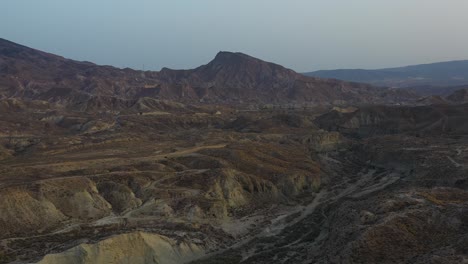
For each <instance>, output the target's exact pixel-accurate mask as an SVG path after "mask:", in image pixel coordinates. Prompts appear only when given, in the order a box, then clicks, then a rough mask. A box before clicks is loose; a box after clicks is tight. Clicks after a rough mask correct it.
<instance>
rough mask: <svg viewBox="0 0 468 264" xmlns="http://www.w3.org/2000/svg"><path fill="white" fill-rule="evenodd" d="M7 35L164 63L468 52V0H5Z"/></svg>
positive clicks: (404, 59) (49, 46) (336, 64)
mask: <svg viewBox="0 0 468 264" xmlns="http://www.w3.org/2000/svg"><path fill="white" fill-rule="evenodd" d="M0 38H5V39H8V40H11V41H14V42H18V43H21V44H24V45H27V46H30V47H33V48H36V49H40V50H44V51H48V52H51V53H56V54H59V55H62V56H64V57H67V58H72V59H76V60H88V61H92V62H95V63H98V64H109V65H114V66H117V67H131V68H137V69H141V68H142V67H143V65H145V68H146V69H153V70H159V69H160V68H161V67H164V66H166V67H169V68H193V67H195V66H199V65H201V64H206V63H207V62H208V61H210V60H211V59H212V58H213V57H214V56H215V55H216V53H217V52H218V51H220V50H227V51H241V52H244V53H247V54H250V55H252V56H254V57H258V58H261V59H264V60H267V61H272V62H275V63H278V64H282V65H284V66H286V67H289V68H292V69H294V70H297V71H309V70H316V69H332V68H379V67H387V66H400V65H408V64H418V63H427V62H435V61H445V60H457V59H468V1H466V0H303V1H300V0H282V1H279V0H230V1H227V0H211V1H210V0H167V1H158V0H79V1H78V0H77V1H72V0H29V1H28V0H1V1H0Z"/></svg>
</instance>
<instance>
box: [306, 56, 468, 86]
mask: <svg viewBox="0 0 468 264" xmlns="http://www.w3.org/2000/svg"><path fill="white" fill-rule="evenodd" d="M305 75H307V76H313V77H320V78H333V79H339V80H345V81H352V82H361V83H369V84H372V85H376V86H383V87H398V88H402V87H412V86H423V87H426V86H439V87H440V86H459V85H466V84H468V60H460V61H449V62H438V63H431V64H421V65H412V66H406V67H397V68H386V69H378V70H363V69H339V70H321V71H314V72H308V73H305Z"/></svg>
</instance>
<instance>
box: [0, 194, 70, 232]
mask: <svg viewBox="0 0 468 264" xmlns="http://www.w3.org/2000/svg"><path fill="white" fill-rule="evenodd" d="M0 212H2V213H1V214H0V232H1V233H2V236H9V235H11V234H16V235H18V234H25V233H26V234H27V233H34V232H37V231H39V232H41V231H47V230H49V229H51V228H55V227H57V226H59V224H60V222H62V221H64V220H65V219H67V216H66V215H64V214H63V213H62V212H61V211H60V210H59V209H58V208H57V207H56V206H55V205H54V204H53V203H52V202H51V201H49V200H47V199H46V198H45V197H43V196H41V195H38V194H37V193H34V192H31V191H28V190H26V189H23V188H14V189H9V190H3V191H1V192H0Z"/></svg>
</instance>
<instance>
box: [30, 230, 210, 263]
mask: <svg viewBox="0 0 468 264" xmlns="http://www.w3.org/2000/svg"><path fill="white" fill-rule="evenodd" d="M203 253H204V249H203V248H202V247H200V246H198V245H196V244H193V243H190V242H185V241H174V240H172V239H170V238H168V237H165V236H160V235H155V234H148V233H144V232H135V233H128V234H123V235H117V236H113V237H110V238H107V239H105V240H102V241H100V242H98V243H95V244H80V245H79V246H76V247H73V248H71V249H69V250H67V251H65V252H62V253H58V254H50V255H46V256H45V257H44V258H43V259H42V260H41V261H39V262H38V264H74V263H89V264H92V263H109V264H110V263H112V264H146V263H167V264H179V263H187V262H189V261H190V260H193V259H195V258H197V257H199V256H201V255H202V254H203Z"/></svg>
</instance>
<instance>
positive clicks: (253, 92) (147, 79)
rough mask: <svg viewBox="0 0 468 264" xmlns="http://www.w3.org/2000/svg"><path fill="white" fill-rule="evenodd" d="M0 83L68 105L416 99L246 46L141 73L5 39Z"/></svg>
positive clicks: (5, 89) (10, 92)
mask: <svg viewBox="0 0 468 264" xmlns="http://www.w3.org/2000/svg"><path fill="white" fill-rule="evenodd" d="M0 85H1V86H0V96H1V97H3V98H12V97H13V98H28V99H40V100H46V101H51V102H62V103H65V102H66V104H68V105H69V106H76V105H86V104H87V102H88V101H89V100H93V101H96V100H97V101H100V100H102V101H104V102H107V103H108V102H109V101H115V100H138V99H139V98H142V97H151V98H156V99H168V100H177V101H180V102H189V103H194V102H197V103H198V102H208V103H210V102H211V103H219V102H224V103H234V104H266V103H272V104H284V103H312V104H331V103H335V104H340V103H341V104H342V103H370V102H381V103H396V102H402V101H406V100H410V99H412V98H413V96H412V95H411V94H410V93H407V92H404V91H399V90H392V89H378V88H374V87H372V86H370V85H366V84H356V83H349V82H342V81H337V80H325V79H318V78H312V77H306V76H304V75H301V74H298V73H296V72H294V71H292V70H289V69H286V68H284V67H282V66H280V65H276V64H273V63H269V62H265V61H262V60H259V59H256V58H253V57H251V56H248V55H245V54H242V53H232V52H220V53H218V54H217V55H216V57H215V58H214V59H213V60H212V61H211V62H209V63H208V64H206V65H202V66H200V67H198V68H196V69H192V70H171V69H167V68H163V69H162V70H161V71H160V72H150V71H145V72H143V71H136V70H132V69H128V68H127V69H118V68H114V67H110V66H98V65H95V64H92V63H89V62H77V61H73V60H69V59H65V58H62V57H59V56H56V55H52V54H48V53H45V52H41V51H37V50H34V49H31V48H28V47H24V46H21V45H18V44H15V43H12V42H9V41H6V40H0ZM110 98H112V99H110ZM127 103H128V102H127ZM104 104H106V103H104ZM121 104H122V102H121ZM123 104H125V103H123ZM108 106H109V105H108Z"/></svg>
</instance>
